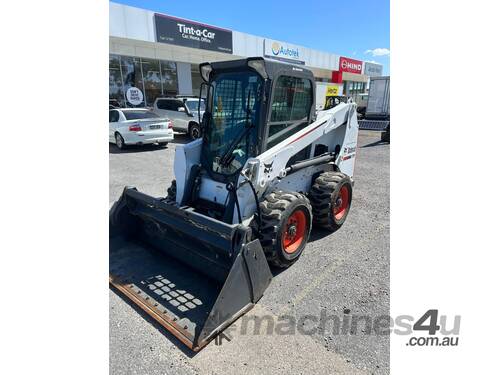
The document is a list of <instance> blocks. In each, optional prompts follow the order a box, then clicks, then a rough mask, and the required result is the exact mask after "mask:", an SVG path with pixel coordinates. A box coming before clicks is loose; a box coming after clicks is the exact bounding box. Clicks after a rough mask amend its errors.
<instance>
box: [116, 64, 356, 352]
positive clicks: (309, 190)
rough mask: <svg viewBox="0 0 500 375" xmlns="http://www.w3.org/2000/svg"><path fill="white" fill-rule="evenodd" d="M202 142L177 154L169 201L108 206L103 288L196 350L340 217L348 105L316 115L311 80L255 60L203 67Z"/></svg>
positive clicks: (349, 154) (140, 198)
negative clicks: (316, 230) (317, 230)
mask: <svg viewBox="0 0 500 375" xmlns="http://www.w3.org/2000/svg"><path fill="white" fill-rule="evenodd" d="M200 73H201V75H202V78H203V80H204V83H203V84H202V85H201V88H200V97H201V96H202V95H201V93H202V92H203V93H204V94H205V95H204V96H206V103H207V107H206V111H205V113H204V115H203V121H202V137H201V138H199V139H197V140H195V141H193V142H191V143H188V144H184V145H178V146H177V148H176V150H175V163H174V172H175V180H174V181H173V182H172V185H171V186H170V188H168V196H167V197H164V198H154V197H151V196H148V195H146V194H143V193H141V192H139V191H137V190H136V189H135V188H133V187H126V188H125V189H124V191H123V194H122V196H121V197H120V199H119V200H118V201H117V202H115V204H114V206H113V207H112V208H111V210H110V258H109V262H110V283H111V284H112V285H113V286H114V287H115V288H116V289H118V290H119V291H120V292H121V293H122V294H123V295H125V296H126V297H128V298H129V299H130V300H131V301H132V302H133V303H135V304H136V305H138V306H139V307H140V308H141V309H143V310H144V311H145V312H146V313H148V314H149V315H150V316H151V317H153V318H154V319H155V320H156V321H157V322H159V323H160V324H161V325H162V326H163V327H165V328H166V329H167V330H168V331H170V332H171V333H172V334H173V335H174V336H175V337H177V338H178V339H179V340H180V341H182V342H183V343H184V344H186V345H187V346H189V348H191V349H192V350H194V351H197V350H199V349H201V348H202V347H203V346H205V345H206V344H207V343H208V342H210V340H211V339H212V338H214V337H215V336H216V335H218V334H219V333H220V332H221V331H222V330H224V328H226V327H227V326H228V325H229V324H231V323H232V322H234V321H235V320H236V319H237V318H238V317H239V316H241V315H242V314H244V313H246V312H247V311H248V310H250V309H251V308H252V307H253V306H254V304H255V303H257V301H258V300H259V299H260V298H261V297H262V295H263V293H264V291H265V290H266V288H267V287H268V286H269V283H270V282H271V280H272V274H271V271H270V267H269V264H270V265H272V266H274V267H288V266H290V265H292V264H293V263H294V262H295V261H296V260H297V259H298V258H299V256H300V255H301V253H302V252H303V250H304V248H305V246H306V244H307V241H308V238H309V233H310V231H311V226H312V225H313V224H314V225H317V226H320V227H324V228H327V229H330V230H335V229H336V228H338V227H339V226H340V225H342V223H343V222H344V221H345V220H346V217H347V214H348V212H349V208H350V204H351V197H352V186H353V181H352V175H353V169H354V160H355V152H356V142H357V133H358V123H357V117H356V104H355V103H352V102H347V103H340V104H339V105H337V106H336V107H335V108H332V109H330V110H327V111H322V112H319V113H318V115H316V114H315V97H314V95H315V94H314V93H315V83H314V77H313V74H312V73H311V72H310V71H308V70H306V69H304V68H301V67H297V66H294V65H289V64H285V63H280V62H275V61H269V60H266V59H262V58H248V59H243V60H235V61H225V62H216V63H211V64H210V63H204V64H201V65H200Z"/></svg>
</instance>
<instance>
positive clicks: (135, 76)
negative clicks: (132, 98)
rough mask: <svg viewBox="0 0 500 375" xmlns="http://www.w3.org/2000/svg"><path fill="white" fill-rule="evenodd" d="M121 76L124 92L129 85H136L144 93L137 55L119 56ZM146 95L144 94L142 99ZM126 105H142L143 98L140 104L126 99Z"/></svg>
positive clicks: (143, 102)
mask: <svg viewBox="0 0 500 375" xmlns="http://www.w3.org/2000/svg"><path fill="white" fill-rule="evenodd" d="M121 67H122V76H123V90H124V92H125V93H126V92H127V90H128V89H129V88H130V87H137V88H138V89H139V90H141V91H142V93H143V94H144V82H143V79H142V70H141V60H140V59H139V58H138V57H125V56H122V57H121ZM145 98H146V96H144V99H145ZM126 104H127V107H144V106H146V102H145V100H143V101H142V103H141V104H138V105H132V104H131V103H129V102H128V101H126Z"/></svg>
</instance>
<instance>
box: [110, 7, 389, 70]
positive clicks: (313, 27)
mask: <svg viewBox="0 0 500 375" xmlns="http://www.w3.org/2000/svg"><path fill="white" fill-rule="evenodd" d="M113 2H115V3H121V4H127V5H130V6H134V7H137V8H143V9H149V10H152V11H155V12H158V13H166V14H169V15H172V16H177V17H180V18H187V19H190V20H193V21H198V22H201V23H206V24H210V25H214V26H219V27H222V28H226V29H231V30H236V31H240V32H244V33H248V34H253V35H257V36H262V37H266V38H270V39H276V40H279V41H282V42H288V43H291V44H298V45H302V46H304V47H309V48H313V49H317V50H321V51H326V52H331V53H336V54H338V55H341V56H347V57H352V58H355V59H360V60H365V61H374V62H377V63H380V64H382V65H384V71H383V73H384V75H389V74H390V59H389V57H390V46H389V42H390V36H389V35H390V34H389V2H390V1H389V0H372V1H370V0H356V1H346V0H343V1H338V0H322V1H319V0H302V1H292V0H289V1H283V0H279V1H277V0H275V1H272V0H267V1H263V0H246V1H236V0H233V1H230V0H210V1H206V0H205V1H198V0H189V1H182V0H163V1H159V0H142V1H139V0H114V1H113Z"/></svg>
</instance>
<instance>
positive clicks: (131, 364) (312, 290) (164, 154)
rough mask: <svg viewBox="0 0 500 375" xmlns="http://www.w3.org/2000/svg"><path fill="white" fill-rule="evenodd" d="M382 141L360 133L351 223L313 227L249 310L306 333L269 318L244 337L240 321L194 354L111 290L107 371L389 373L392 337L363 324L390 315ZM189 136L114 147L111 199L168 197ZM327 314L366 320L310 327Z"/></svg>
mask: <svg viewBox="0 0 500 375" xmlns="http://www.w3.org/2000/svg"><path fill="white" fill-rule="evenodd" d="M379 140H380V133H379V132H369V131H360V134H359V140H358V149H357V154H356V165H355V171H354V174H355V176H354V179H355V186H354V192H353V199H352V207H351V210H350V212H349V217H348V218H347V221H346V222H345V224H344V225H343V226H342V227H341V228H340V229H339V230H337V231H336V232H335V233H333V234H332V233H329V232H325V231H322V230H318V229H314V228H313V231H312V234H311V239H310V242H309V244H308V245H307V247H306V250H305V252H304V253H303V255H302V256H301V258H300V259H299V260H298V261H297V263H295V264H294V265H293V266H292V267H290V268H289V269H287V270H285V271H283V272H279V273H275V276H274V279H273V281H272V283H271V285H270V286H269V288H268V289H267V291H266V293H265V295H264V297H263V298H262V299H261V300H260V301H259V303H258V304H257V306H256V307H255V308H254V309H253V310H251V311H250V312H249V313H248V314H247V315H248V316H253V317H257V318H259V317H263V316H268V317H271V318H272V319H274V321H276V319H278V317H288V318H287V319H294V321H296V322H298V321H302V322H303V329H302V331H306V332H305V333H308V334H304V333H299V332H298V331H299V330H298V329H297V330H295V334H286V335H283V334H281V335H280V334H277V333H276V332H275V331H272V332H271V333H268V332H267V331H266V329H265V328H266V325H265V324H263V325H262V328H263V329H261V330H260V334H254V332H253V329H249V330H248V331H247V333H246V334H244V332H242V319H239V320H238V321H237V322H235V323H234V324H233V326H232V327H230V329H229V331H228V332H229V335H230V337H231V341H230V342H227V341H224V342H223V344H222V345H216V344H215V342H214V341H212V342H211V343H210V344H209V345H208V346H207V347H206V348H204V349H203V350H201V351H200V352H199V353H196V354H195V353H192V352H190V351H189V350H188V349H186V348H184V347H183V346H182V344H181V343H180V342H179V341H178V340H176V339H175V338H174V337H173V336H172V335H171V334H170V333H169V332H167V331H166V330H165V329H163V328H162V327H161V326H159V325H158V324H156V323H155V322H154V321H153V320H152V319H150V318H149V317H148V316H147V315H146V314H144V313H143V312H142V311H140V310H138V309H136V308H135V307H134V306H133V305H131V304H129V303H128V302H127V301H126V300H125V299H124V297H122V296H121V295H120V294H118V292H116V291H115V290H112V289H110V292H109V308H110V310H109V314H110V326H109V327H110V328H109V335H110V337H109V339H110V348H109V350H110V352H109V355H110V372H111V374H150V375H151V374H175V375H182V374H218V375H221V374H231V375H232V374H235V373H248V374H291V373H294V374H332V373H346V374H355V373H360V374H372V373H374V374H387V373H389V336H388V335H383V334H374V333H373V331H372V332H370V330H369V329H367V328H366V326H365V323H366V322H370V321H371V322H372V323H373V321H374V320H376V319H377V317H380V316H387V315H389V150H390V146H389V145H388V144H386V143H382V142H380V141H379ZM185 142H187V138H186V136H184V135H176V139H175V141H174V143H171V144H169V145H168V147H167V148H160V147H156V146H146V147H137V148H135V147H134V148H130V149H128V150H124V151H119V150H118V149H117V148H116V147H115V146H114V145H111V144H110V146H109V151H110V154H109V173H110V181H109V182H110V189H109V199H110V204H111V203H112V202H114V201H115V200H116V199H118V198H119V196H120V194H121V192H122V190H123V187H124V186H126V185H128V186H135V187H137V188H138V189H139V190H140V191H142V192H144V193H147V194H149V195H152V196H157V197H160V196H166V194H167V188H168V186H169V185H170V182H171V180H172V179H173V161H174V150H175V143H185ZM321 314H323V316H324V314H326V315H327V316H329V317H330V316H332V315H333V316H336V317H337V318H338V319H339V321H341V322H342V324H343V323H344V322H349V321H351V322H352V320H353V318H354V317H358V318H360V319H359V321H358V322H359V324H358V326H357V328H356V329H355V327H354V325H353V324H351V325H350V326H347V325H342V326H341V329H340V332H335V329H334V328H332V325H331V324H330V323H328V324H327V325H326V328H325V329H324V330H321V329H314V328H315V327H316V328H317V326H318V324H316V325H314V321H313V320H312V319H309V320H307V319H305V317H307V316H312V317H320V316H322V315H321ZM301 318H302V319H301ZM334 320H335V318H332V320H331V321H334ZM332 324H333V323H332ZM249 327H252V325H249ZM344 327H348V329H342V328H344ZM353 330H354V332H353ZM379 333H380V332H379Z"/></svg>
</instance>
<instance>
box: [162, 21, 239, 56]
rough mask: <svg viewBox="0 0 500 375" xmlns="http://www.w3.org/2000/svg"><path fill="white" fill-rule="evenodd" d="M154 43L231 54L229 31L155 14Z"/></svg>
mask: <svg viewBox="0 0 500 375" xmlns="http://www.w3.org/2000/svg"><path fill="white" fill-rule="evenodd" d="M155 30H156V41H157V42H160V43H167V44H176V45H178V46H183V47H190V48H199V49H206V50H210V51H217V52H225V53H233V33H232V31H231V30H226V29H221V28H218V27H214V26H208V25H204V24H201V23H197V22H193V21H187V20H183V19H181V18H176V17H170V16H166V15H164V14H158V13H155Z"/></svg>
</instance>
